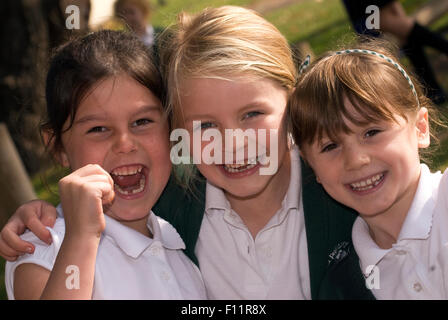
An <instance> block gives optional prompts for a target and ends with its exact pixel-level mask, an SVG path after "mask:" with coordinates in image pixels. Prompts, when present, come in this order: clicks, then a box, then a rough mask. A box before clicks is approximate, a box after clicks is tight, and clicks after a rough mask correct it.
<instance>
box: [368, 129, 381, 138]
mask: <svg viewBox="0 0 448 320" xmlns="http://www.w3.org/2000/svg"><path fill="white" fill-rule="evenodd" d="M380 132H381V130H378V129H372V130H369V131H367V132H366V134H365V135H364V136H365V137H367V138H368V137H373V136H375V135H377V134H378V133H380Z"/></svg>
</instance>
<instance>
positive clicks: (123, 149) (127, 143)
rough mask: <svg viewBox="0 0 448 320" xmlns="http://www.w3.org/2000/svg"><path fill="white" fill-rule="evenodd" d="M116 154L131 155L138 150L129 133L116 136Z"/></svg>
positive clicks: (114, 147)
mask: <svg viewBox="0 0 448 320" xmlns="http://www.w3.org/2000/svg"><path fill="white" fill-rule="evenodd" d="M113 150H114V152H116V153H131V152H134V151H136V150H137V147H136V142H135V140H134V139H133V137H132V135H131V134H130V133H129V132H119V133H117V134H116V137H115V139H114V144H113Z"/></svg>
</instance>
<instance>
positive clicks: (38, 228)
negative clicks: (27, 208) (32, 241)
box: [25, 216, 53, 244]
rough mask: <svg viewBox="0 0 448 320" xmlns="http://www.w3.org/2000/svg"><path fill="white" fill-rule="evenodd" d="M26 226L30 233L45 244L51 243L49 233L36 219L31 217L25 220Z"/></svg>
mask: <svg viewBox="0 0 448 320" xmlns="http://www.w3.org/2000/svg"><path fill="white" fill-rule="evenodd" d="M25 224H26V226H27V227H28V229H30V230H31V232H32V233H34V234H35V235H36V237H38V238H39V239H40V240H42V241H44V242H45V243H48V244H51V242H52V241H53V240H52V238H51V233H50V231H49V230H48V229H47V228H46V227H45V225H44V224H42V222H41V221H40V220H39V219H38V218H37V217H36V216H31V217H29V218H28V219H27V220H26V223H25Z"/></svg>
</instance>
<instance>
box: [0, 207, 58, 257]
mask: <svg viewBox="0 0 448 320" xmlns="http://www.w3.org/2000/svg"><path fill="white" fill-rule="evenodd" d="M56 217H57V214H56V208H55V207H53V206H52V205H51V204H50V203H48V202H45V201H42V200H32V201H30V202H27V203H25V204H24V205H22V206H20V207H19V208H18V209H17V210H16V212H15V213H14V214H13V215H12V216H11V218H9V220H8V222H7V223H6V224H5V226H4V227H3V229H2V231H1V232H0V255H1V256H2V257H3V258H5V259H6V260H8V261H15V260H16V259H17V257H18V256H21V255H22V254H24V253H33V252H34V245H33V244H31V243H29V242H27V241H24V240H22V239H21V238H20V237H19V236H20V235H21V234H23V233H24V232H25V229H27V228H28V229H30V230H31V231H32V232H33V233H34V234H35V235H36V236H37V237H38V238H39V239H40V240H42V241H44V242H46V243H48V244H50V243H51V234H50V231H48V229H47V228H45V226H48V227H53V225H54V223H55V221H56Z"/></svg>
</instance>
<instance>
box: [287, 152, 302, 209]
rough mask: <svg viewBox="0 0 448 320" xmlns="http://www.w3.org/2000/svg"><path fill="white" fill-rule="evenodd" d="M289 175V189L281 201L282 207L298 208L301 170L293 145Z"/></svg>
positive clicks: (298, 157) (297, 154) (297, 153)
mask: <svg viewBox="0 0 448 320" xmlns="http://www.w3.org/2000/svg"><path fill="white" fill-rule="evenodd" d="M290 155H291V175H290V180H289V187H288V191H287V193H286V196H285V199H283V202H282V207H283V208H284V209H286V210H288V209H298V208H299V197H300V185H301V183H300V182H301V168H300V156H299V148H298V147H297V146H296V145H293V146H292V148H291V152H290Z"/></svg>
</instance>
